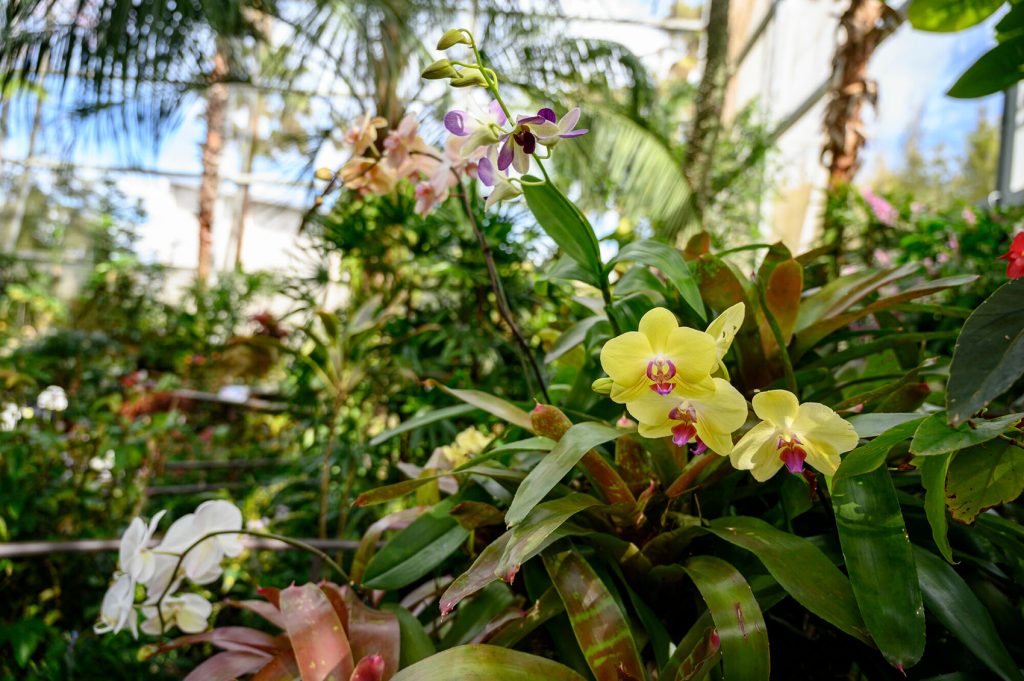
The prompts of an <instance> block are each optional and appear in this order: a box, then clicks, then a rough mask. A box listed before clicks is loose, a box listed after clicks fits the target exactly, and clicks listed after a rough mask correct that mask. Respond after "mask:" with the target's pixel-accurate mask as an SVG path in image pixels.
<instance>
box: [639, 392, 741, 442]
mask: <svg viewBox="0 0 1024 681" xmlns="http://www.w3.org/2000/svg"><path fill="white" fill-rule="evenodd" d="M712 381H713V382H712V383H711V389H693V388H686V387H679V388H677V389H676V390H675V391H673V392H672V393H670V394H668V395H660V394H658V393H656V392H653V391H647V392H646V393H644V394H643V395H641V396H640V397H638V398H637V399H635V400H632V401H631V402H627V403H626V409H628V410H629V413H630V414H632V415H633V417H634V418H635V419H636V420H637V421H639V422H640V426H639V432H640V434H641V435H643V436H644V437H665V436H667V435H671V436H672V441H673V442H674V443H675V444H676V445H678V446H680V447H682V446H683V445H685V444H687V443H688V442H691V441H692V442H695V443H696V447H695V448H694V454H703V453H704V451H705V450H706V449H710V450H711V451H713V452H715V453H716V454H721V455H722V456H726V455H728V454H729V452H731V451H732V433H733V432H734V431H736V430H738V429H739V428H740V426H742V425H743V423H744V422H745V421H746V420H747V401H746V400H744V399H743V396H742V395H740V392H739V391H738V390H736V388H734V387H733V386H732V384H731V383H729V382H728V381H726V380H725V379H722V378H715V379H712Z"/></svg>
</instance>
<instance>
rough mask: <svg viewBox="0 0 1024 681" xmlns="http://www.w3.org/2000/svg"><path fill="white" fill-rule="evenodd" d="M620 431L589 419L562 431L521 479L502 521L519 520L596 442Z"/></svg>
mask: <svg viewBox="0 0 1024 681" xmlns="http://www.w3.org/2000/svg"><path fill="white" fill-rule="evenodd" d="M624 432H625V431H622V430H618V429H616V428H611V427H609V426H606V425H603V424H601V423H593V422H588V423H577V424H576V425H574V426H573V427H572V428H570V429H569V430H568V431H566V433H565V435H563V436H562V439H561V440H560V441H559V442H558V444H557V445H555V447H554V449H552V450H551V451H550V452H549V453H548V455H547V456H545V457H544V458H543V459H541V460H540V462H539V463H538V464H537V465H536V466H534V467H533V470H531V471H530V473H529V474H528V475H527V476H526V479H525V480H523V484H522V485H520V486H519V489H518V490H516V496H515V498H514V499H513V500H512V505H511V506H510V507H509V509H508V513H506V514H505V522H506V523H508V525H509V526H510V527H511V526H512V525H516V524H518V523H520V522H522V520H523V519H524V518H525V517H526V516H527V514H529V512H530V511H532V510H533V507H534V506H536V505H537V504H538V503H540V501H541V500H542V499H543V498H544V497H545V496H547V494H548V492H550V491H551V490H552V489H553V488H554V486H555V485H557V484H558V483H559V481H561V479H562V478H563V477H565V475H566V473H568V472H569V471H570V470H572V468H573V466H575V465H576V464H577V463H578V462H579V460H580V459H582V458H583V455H584V454H586V453H587V452H589V451H590V450H591V449H593V448H594V447H597V446H598V445H602V444H604V443H606V442H610V441H612V440H614V439H615V438H617V437H619V436H620V435H622V434H623V433H624Z"/></svg>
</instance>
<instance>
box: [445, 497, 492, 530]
mask: <svg viewBox="0 0 1024 681" xmlns="http://www.w3.org/2000/svg"><path fill="white" fill-rule="evenodd" d="M448 515H450V516H451V517H453V518H455V520H456V521H458V523H459V525H462V526H463V527H465V528H466V529H467V530H469V531H473V530H477V529H480V528H481V527H487V526H488V525H504V524H505V512H504V511H502V510H501V509H500V508H498V507H497V506H492V505H491V504H488V503H485V502H483V501H461V502H459V503H458V504H456V505H455V506H454V507H453V508H452V510H451V513H449V514H448Z"/></svg>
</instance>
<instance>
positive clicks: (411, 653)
mask: <svg viewBox="0 0 1024 681" xmlns="http://www.w3.org/2000/svg"><path fill="white" fill-rule="evenodd" d="M380 609H381V610H384V611H385V612H390V613H391V614H392V615H394V616H395V617H396V618H398V630H399V632H400V636H401V638H400V641H401V644H400V645H399V647H398V651H399V663H400V667H401V668H402V669H405V668H406V667H408V666H410V665H413V664H416V663H417V662H419V661H420V660H423V659H426V658H428V657H430V656H431V655H433V654H434V652H435V648H434V643H433V641H431V640H430V637H429V636H427V631H426V629H424V628H423V624H422V623H420V621H419V620H418V619H416V617H415V616H414V615H413V614H412V613H411V612H409V611H408V610H406V609H405V608H403V607H402V606H400V605H398V604H397V603H384V604H382V605H381V606H380Z"/></svg>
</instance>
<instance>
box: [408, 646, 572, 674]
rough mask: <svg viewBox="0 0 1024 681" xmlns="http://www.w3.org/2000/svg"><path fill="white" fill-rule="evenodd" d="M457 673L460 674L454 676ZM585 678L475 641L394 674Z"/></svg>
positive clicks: (563, 667)
mask: <svg viewBox="0 0 1024 681" xmlns="http://www.w3.org/2000/svg"><path fill="white" fill-rule="evenodd" d="M453 672H457V673H458V676H457V677H456V676H453ZM454 678H459V679H465V680H466V681H474V680H477V679H479V680H480V681H484V680H485V679H486V680H487V681H491V680H492V679H493V680H495V681H497V679H501V681H537V679H544V681H585V680H584V678H583V677H582V676H580V675H579V674H577V673H576V672H574V671H573V670H571V669H569V668H568V667H566V666H565V665H561V664H558V663H557V662H552V661H551V660H546V659H544V658H543V657H537V656H536V655H529V654H527V653H521V652H519V651H518V650H509V649H508V648H499V647H497V646H489V645H484V644H482V643H474V644H471V645H465V646H459V647H457V648H450V649H448V650H445V651H443V652H440V653H438V654H436V655H431V656H430V657H428V658H427V659H425V660H422V661H420V662H417V663H416V664H414V665H413V666H411V667H408V668H406V669H403V670H402V671H400V672H398V673H397V674H395V675H394V676H393V677H391V681H452V680H453V679H454Z"/></svg>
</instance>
